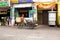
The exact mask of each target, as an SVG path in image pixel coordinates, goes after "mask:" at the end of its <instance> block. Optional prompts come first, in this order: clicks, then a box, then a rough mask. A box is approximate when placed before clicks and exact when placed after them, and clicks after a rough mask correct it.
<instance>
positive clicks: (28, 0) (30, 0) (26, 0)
mask: <svg viewBox="0 0 60 40" xmlns="http://www.w3.org/2000/svg"><path fill="white" fill-rule="evenodd" d="M18 1H19V3H24V2H25V3H26V2H32V0H18Z"/></svg>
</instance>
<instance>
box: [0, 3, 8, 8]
mask: <svg viewBox="0 0 60 40" xmlns="http://www.w3.org/2000/svg"><path fill="white" fill-rule="evenodd" d="M8 5H9V4H8V3H7V2H0V7H5V6H8Z"/></svg>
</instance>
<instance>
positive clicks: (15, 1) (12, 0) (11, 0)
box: [10, 0, 18, 3]
mask: <svg viewBox="0 0 60 40" xmlns="http://www.w3.org/2000/svg"><path fill="white" fill-rule="evenodd" d="M10 2H11V3H18V0H10Z"/></svg>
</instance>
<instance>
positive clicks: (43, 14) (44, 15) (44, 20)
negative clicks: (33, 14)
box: [38, 10, 48, 25]
mask: <svg viewBox="0 0 60 40" xmlns="http://www.w3.org/2000/svg"><path fill="white" fill-rule="evenodd" d="M38 24H39V25H48V10H38Z"/></svg>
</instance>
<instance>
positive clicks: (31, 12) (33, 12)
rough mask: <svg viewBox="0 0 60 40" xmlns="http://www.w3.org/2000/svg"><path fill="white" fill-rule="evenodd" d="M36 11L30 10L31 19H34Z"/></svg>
mask: <svg viewBox="0 0 60 40" xmlns="http://www.w3.org/2000/svg"><path fill="white" fill-rule="evenodd" d="M35 12H36V10H29V17H30V18H31V17H33V16H34V14H35Z"/></svg>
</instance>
